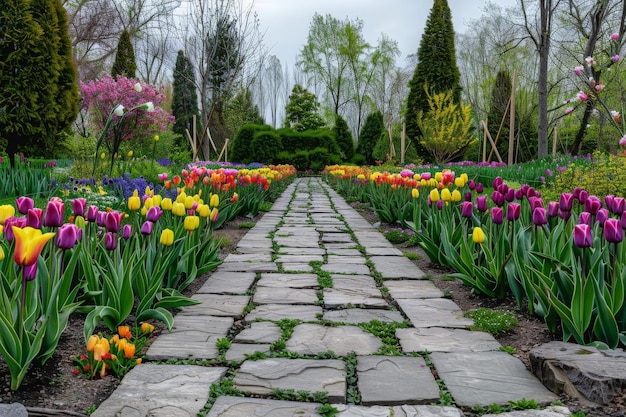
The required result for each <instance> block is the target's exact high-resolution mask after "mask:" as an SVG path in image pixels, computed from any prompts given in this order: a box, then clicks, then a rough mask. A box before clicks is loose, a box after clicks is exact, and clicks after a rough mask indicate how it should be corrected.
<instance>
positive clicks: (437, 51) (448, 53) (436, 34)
mask: <svg viewBox="0 0 626 417" xmlns="http://www.w3.org/2000/svg"><path fill="white" fill-rule="evenodd" d="M417 57H418V64H417V66H416V67H415V72H414V73H413V78H412V79H411V81H410V82H409V95H408V97H407V108H406V131H407V136H408V138H409V139H410V140H411V141H412V142H413V144H414V145H415V148H416V150H417V152H418V154H419V155H420V156H422V157H429V153H428V149H426V148H424V147H423V146H422V145H421V144H420V136H421V134H420V131H419V127H418V125H417V117H418V114H419V112H420V111H422V112H424V113H427V112H428V111H429V110H430V108H429V105H428V97H427V95H426V92H425V88H427V89H429V91H430V94H436V93H443V92H446V91H449V90H452V92H453V98H454V102H455V103H459V102H460V100H461V85H460V83H459V82H460V78H461V74H460V73H459V68H458V67H457V65H456V55H455V49H454V27H453V25H452V16H451V13H450V7H449V6H448V2H447V0H434V4H433V7H432V9H431V10H430V15H429V16H428V20H427V21H426V28H425V29H424V34H423V35H422V39H421V41H420V46H419V49H418V51H417Z"/></svg>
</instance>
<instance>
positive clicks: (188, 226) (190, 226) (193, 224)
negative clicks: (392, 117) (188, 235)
mask: <svg viewBox="0 0 626 417" xmlns="http://www.w3.org/2000/svg"><path fill="white" fill-rule="evenodd" d="M199 226H200V218H199V217H198V216H187V217H185V221H184V223H183V227H184V228H185V230H187V231H189V232H192V231H194V230H196V229H197V228H198V227H199Z"/></svg>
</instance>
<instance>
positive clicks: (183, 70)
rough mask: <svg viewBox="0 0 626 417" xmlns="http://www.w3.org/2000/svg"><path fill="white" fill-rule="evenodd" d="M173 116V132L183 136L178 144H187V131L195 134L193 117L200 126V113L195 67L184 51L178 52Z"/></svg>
mask: <svg viewBox="0 0 626 417" xmlns="http://www.w3.org/2000/svg"><path fill="white" fill-rule="evenodd" d="M172 115H173V116H174V117H175V118H176V124H175V125H174V127H173V128H172V130H173V131H174V133H177V134H179V135H181V136H180V137H179V138H178V139H177V144H178V145H182V143H187V140H186V139H185V130H189V133H192V132H193V116H196V126H199V125H200V111H199V109H198V92H197V89H196V82H195V76H194V71H193V67H192V65H191V61H190V60H189V58H188V57H187V56H185V54H184V52H183V51H178V56H177V57H176V66H175V68H174V84H173V94H172Z"/></svg>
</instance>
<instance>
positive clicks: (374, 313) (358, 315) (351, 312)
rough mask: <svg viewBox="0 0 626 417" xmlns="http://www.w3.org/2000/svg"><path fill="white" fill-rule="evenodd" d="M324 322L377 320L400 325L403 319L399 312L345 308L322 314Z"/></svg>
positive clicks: (365, 321)
mask: <svg viewBox="0 0 626 417" xmlns="http://www.w3.org/2000/svg"><path fill="white" fill-rule="evenodd" d="M323 318H324V320H328V321H332V322H335V323H353V324H356V323H369V322H371V321H372V320H378V321H380V322H384V323H392V322H397V323H402V322H403V321H404V317H403V316H402V314H401V313H400V312H399V311H390V310H382V309H365V308H345V309H341V310H331V311H327V312H325V313H324V317H323Z"/></svg>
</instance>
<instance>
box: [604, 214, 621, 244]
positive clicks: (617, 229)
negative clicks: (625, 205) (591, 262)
mask: <svg viewBox="0 0 626 417" xmlns="http://www.w3.org/2000/svg"><path fill="white" fill-rule="evenodd" d="M604 238H605V239H606V240H607V242H611V243H619V242H621V241H622V240H624V232H623V231H622V224H621V222H620V221H619V220H617V219H607V221H606V222H604Z"/></svg>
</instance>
